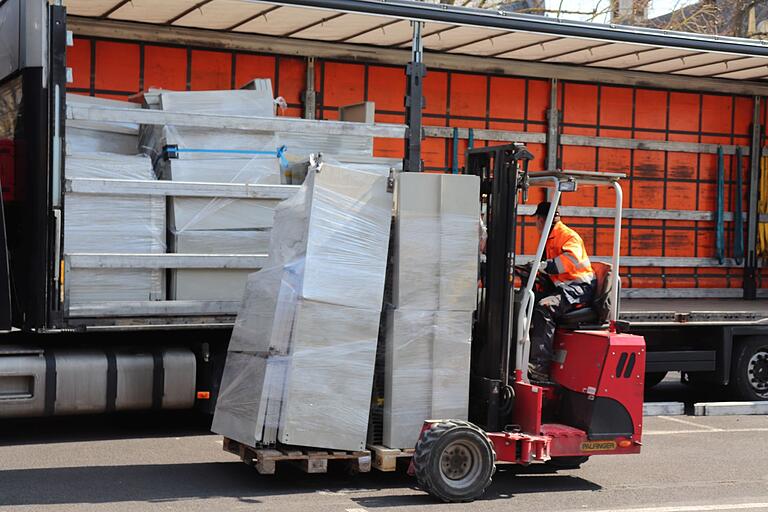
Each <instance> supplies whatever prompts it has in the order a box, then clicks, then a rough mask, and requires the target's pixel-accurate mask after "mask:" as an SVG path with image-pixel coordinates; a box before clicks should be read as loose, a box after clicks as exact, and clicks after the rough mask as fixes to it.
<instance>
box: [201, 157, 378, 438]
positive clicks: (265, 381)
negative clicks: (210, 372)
mask: <svg viewBox="0 0 768 512" xmlns="http://www.w3.org/2000/svg"><path fill="white" fill-rule="evenodd" d="M391 213H392V194H391V193H390V192H388V191H387V174H386V173H371V172H366V171H359V170H357V169H354V168H345V167H341V166H339V165H332V164H321V165H320V166H319V167H318V168H317V169H312V171H311V172H310V174H309V175H308V179H307V180H306V182H305V184H304V185H303V187H302V188H301V190H300V191H299V193H297V195H296V196H294V197H293V198H292V199H290V200H288V201H286V202H285V203H283V204H281V207H280V208H278V210H277V212H276V218H275V231H274V232H273V237H272V240H271V243H270V266H269V268H267V269H265V270H262V271H261V272H259V273H257V274H253V275H251V276H250V277H249V281H248V286H247V289H246V294H245V297H244V301H243V306H242V309H241V312H240V314H238V319H237V321H236V324H235V329H234V331H233V334H232V340H231V342H230V347H229V350H230V351H232V352H239V353H241V354H247V355H249V356H251V357H257V356H261V357H265V356H266V362H265V364H264V371H263V372H262V373H261V374H260V375H259V376H258V377H257V380H258V382H253V381H249V382H242V383H241V385H240V386H239V387H238V388H237V389H231V390H230V391H226V390H225V388H224V387H222V395H223V397H224V398H225V400H224V402H223V404H224V405H222V402H221V399H220V402H219V403H218V404H217V408H216V415H215V416H214V424H213V430H214V431H215V432H218V433H220V434H222V435H225V436H227V437H229V436H230V435H241V436H242V433H243V427H242V426H241V425H236V423H237V422H238V421H240V419H239V416H238V414H237V404H234V403H233V401H236V400H237V398H236V397H238V396H240V397H243V398H241V400H244V402H245V403H250V402H252V401H253V400H256V401H257V402H258V404H259V405H258V407H252V410H255V411H257V415H256V416H257V417H256V420H255V422H253V423H248V425H247V432H248V437H250V438H251V439H253V440H254V441H255V442H260V443H272V442H275V441H280V442H282V443H286V444H295V445H302V446H314V447H321V448H328V449H339V450H359V449H363V448H364V447H365V441H366V435H367V428H368V414H369V407H370V398H371V385H372V380H373V370H374V363H375V355H376V344H377V337H378V331H379V321H380V315H381V304H382V298H383V293H384V277H385V270H386V255H387V246H388V242H389V227H390V222H391ZM284 228H285V229H284ZM275 383H279V384H280V385H279V386H276V385H274V384H275ZM278 387H279V389H277V388H278ZM246 388H247V390H246ZM269 393H272V394H271V395H269ZM268 395H269V396H268ZM268 404H271V405H269V406H268ZM277 405H279V407H277ZM251 431H253V435H252V437H251Z"/></svg>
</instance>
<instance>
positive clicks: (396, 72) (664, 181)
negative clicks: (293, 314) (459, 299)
mask: <svg viewBox="0 0 768 512" xmlns="http://www.w3.org/2000/svg"><path fill="white" fill-rule="evenodd" d="M0 39H1V40H2V45H0V48H2V50H0V169H2V178H1V179H2V210H0V211H2V216H1V217H0V221H2V226H3V230H2V231H0V233H2V240H0V242H1V243H0V328H1V329H2V330H3V331H4V332H3V334H2V335H1V336H2V337H1V338H0V416H2V417H14V416H44V415H58V414H74V413H99V412H108V411H114V410H137V409H153V408H154V409H160V408H191V407H196V406H197V407H200V408H202V409H204V410H212V403H213V401H214V400H215V398H216V392H217V382H218V379H219V378H220V375H221V368H222V365H223V357H224V354H225V352H226V346H227V342H228V339H229V335H230V332H231V328H232V324H233V322H234V318H235V315H236V312H237V308H238V302H239V301H238V300H233V299H231V298H230V299H229V300H221V299H220V298H216V297H214V298H210V297H207V298H206V297H204V298H199V299H196V298H192V299H188V298H177V297H178V296H174V295H173V294H171V293H166V292H167V291H168V290H170V289H171V288H172V286H173V283H172V281H173V275H176V273H178V272H180V271H200V270H222V269H228V270H232V269H236V270H238V271H241V272H243V271H257V270H258V269H259V266H260V265H261V264H262V263H263V262H264V259H265V257H266V256H265V255H264V254H261V253H251V254H225V253H208V254H194V253H192V254H180V253H173V252H149V251H146V252H131V253H126V252H122V253H121V252H114V251H100V252H89V251H81V250H79V249H78V250H72V249H70V246H71V244H68V243H67V242H68V241H67V237H66V236H65V235H66V232H67V220H68V217H69V218H70V226H71V219H72V218H73V217H74V214H73V212H72V210H71V207H72V201H69V206H70V210H69V216H68V201H67V199H68V194H76V193H82V194H90V195H91V196H96V197H102V198H104V200H105V201H107V202H109V201H110V200H115V197H117V196H121V195H125V194H128V195H131V194H134V195H135V194H138V193H139V192H137V191H140V192H141V193H143V194H148V195H150V196H153V197H158V198H160V199H161V202H162V201H164V200H166V198H173V197H205V198H209V199H210V198H225V199H226V198H230V199H231V198H241V199H242V198H245V199H247V198H251V199H254V197H255V196H253V195H252V194H254V193H255V194H257V195H259V194H261V195H260V196H259V197H261V198H263V197H264V194H267V195H269V194H272V195H271V196H270V197H272V198H273V199H279V198H281V197H287V195H290V188H278V189H270V190H269V191H267V190H266V189H260V190H259V191H257V192H253V191H248V190H244V189H241V188H238V187H221V186H218V187H212V186H211V184H210V183H207V184H206V183H186V184H182V183H170V184H168V183H165V182H157V181H156V182H153V183H149V184H148V183H146V180H142V179H135V178H129V179H124V180H122V181H121V183H114V182H109V181H102V182H101V183H94V182H92V181H90V182H85V181H82V180H79V179H78V178H70V177H68V176H67V173H66V171H65V169H66V165H67V160H68V153H67V146H68V145H67V135H68V133H69V134H70V138H72V137H71V134H72V133H73V129H77V127H82V126H83V125H86V126H87V124H88V123H94V122H112V123H115V122H123V123H133V124H137V125H139V124H152V123H155V124H173V123H176V124H179V123H180V124H182V125H185V123H186V126H190V125H191V126H204V127H210V128H215V127H217V126H221V123H222V122H224V121H222V119H220V118H219V117H217V116H216V115H211V114H199V113H197V114H195V115H192V114H189V115H187V113H184V112H178V113H163V112H157V111H153V110H151V109H142V108H132V109H128V108H118V109H113V110H112V111H111V112H110V111H109V109H103V108H98V106H89V105H85V106H84V105H83V101H85V100H80V101H76V102H75V101H73V98H75V97H76V95H78V96H81V97H85V96H87V97H92V98H101V99H109V100H122V101H128V100H134V101H135V100H136V99H137V98H141V97H142V94H146V92H147V91H151V90H153V89H161V90H166V91H203V90H232V89H239V88H241V87H243V86H244V85H246V84H248V83H250V82H251V81H253V80H254V79H268V80H269V81H270V83H271V85H272V89H273V91H274V94H275V96H280V97H282V98H284V101H285V103H284V108H282V109H281V110H280V111H279V112H278V116H277V117H276V118H274V123H276V124H275V125H274V126H277V127H279V129H281V130H294V131H296V130H299V131H300V130H311V131H316V132H317V131H322V132H323V133H328V134H329V136H331V135H334V134H335V135H339V136H343V135H344V134H349V133H355V134H364V135H365V136H370V137H373V156H375V157H378V158H387V159H390V160H392V161H395V160H398V161H402V167H403V171H405V172H458V171H459V169H460V168H462V167H464V166H465V161H464V155H465V152H466V150H467V149H471V148H479V147H483V146H487V145H498V144H503V143H510V142H520V143H524V144H525V145H526V147H527V148H528V150H529V151H530V152H531V153H532V155H533V157H534V158H533V160H531V162H530V170H531V171H532V172H533V171H556V170H558V169H569V170H575V171H589V172H606V173H622V174H626V175H627V178H626V180H624V182H623V183H624V190H625V195H624V200H623V208H624V221H623V226H622V228H623V230H624V235H625V236H624V238H623V242H622V246H621V262H622V266H621V297H622V300H621V304H620V314H619V318H620V321H623V322H625V323H627V325H625V326H623V327H622V330H624V331H625V332H632V333H636V334H639V335H642V336H643V337H644V338H645V340H646V343H647V346H648V355H647V365H646V371H647V372H648V376H647V379H646V380H647V382H649V383H652V382H653V381H655V380H656V381H657V380H660V378H662V377H663V375H664V374H665V373H666V372H668V371H672V370H675V371H682V372H684V373H685V375H686V376H687V379H688V380H689V381H691V382H692V383H696V384H698V383H702V384H707V383H709V384H716V385H719V386H725V385H727V386H729V387H730V388H731V389H732V391H733V392H734V395H735V396H738V397H739V398H742V399H750V400H763V399H768V303H766V302H765V298H766V296H768V292H766V289H767V288H766V287H767V286H768V285H766V283H767V282H768V272H767V271H766V269H765V268H764V265H763V264H762V263H761V258H763V257H765V255H766V251H767V250H768V248H766V247H765V243H766V242H765V237H762V238H761V237H760V236H759V235H760V233H761V232H763V231H764V230H765V226H766V225H765V223H766V222H768V207H766V201H768V191H766V190H765V187H766V186H767V185H766V184H768V178H765V177H764V178H763V179H762V180H761V173H763V174H765V172H766V171H765V168H766V164H765V162H764V159H765V157H764V156H763V155H764V153H765V149H764V147H765V145H766V138H765V133H764V125H765V123H766V102H765V99H764V96H766V95H768V84H766V83H765V81H764V80H765V78H766V77H768V71H766V65H768V49H767V48H766V47H765V45H764V44H763V43H762V42H761V41H755V40H748V39H737V38H728V37H721V36H708V35H699V34H688V33H676V32H670V31H661V30H655V29H646V28H638V27H623V26H615V25H599V24H590V23H581V22H575V21H566V20H559V19H552V18H545V17H538V16H530V15H521V14H515V13H510V12H506V11H495V10H478V9H471V8H460V7H454V6H446V5H436V4H426V3H417V2H410V1H406V0H388V1H385V2H380V1H375V2H374V1H368V0H295V1H282V2H264V1H247V0H242V1H240V0H208V1H199V2H192V1H187V0H169V1H167V2H163V3H162V5H158V4H157V3H152V2H149V1H138V0H133V1H125V0H100V1H98V2H93V1H85V0H69V1H67V2H66V5H63V2H58V1H54V2H48V1H44V0H34V1H21V0H4V1H0ZM349 105H357V106H358V107H359V106H360V105H362V108H363V110H364V111H366V112H367V113H368V114H370V115H367V116H363V117H362V118H359V119H357V118H356V120H363V121H365V122H363V123H360V122H357V123H350V122H349V121H347V119H351V118H350V117H348V116H347V114H348V111H349V109H348V108H347V106H349ZM152 116H154V117H152ZM206 116H207V117H206ZM235 117H237V116H235ZM240 117H244V116H240ZM295 118H303V119H304V120H305V124H303V125H301V127H297V126H294V125H291V119H295ZM232 119H235V118H232V117H231V118H229V121H227V122H232ZM235 120H236V121H237V123H239V126H238V129H242V130H244V131H246V132H247V131H248V130H249V129H254V127H256V126H257V125H258V126H262V127H263V122H264V121H263V120H258V119H255V120H251V121H248V120H247V119H245V120H244V119H235ZM201 123H202V124H201ZM217 123H218V124H217ZM249 123H250V124H249ZM259 123H262V124H259ZM313 123H314V124H313ZM291 126H293V128H291ZM86 149H87V148H86ZM93 151H97V149H96V148H93ZM70 160H71V158H70ZM158 183H163V185H162V186H160V185H158ZM284 187H290V186H287V185H285V186H284ZM235 189H236V190H235ZM544 197H545V193H544V192H542V191H531V200H530V203H535V202H537V201H539V200H542V199H544ZM612 201H613V198H612V197H610V196H609V195H606V194H603V193H602V192H601V191H598V190H595V189H591V188H588V189H583V190H576V191H572V192H568V193H566V194H564V195H563V199H562V201H561V204H562V214H563V217H564V218H565V220H566V221H567V222H568V224H569V225H570V226H572V227H574V228H575V229H577V230H578V231H579V233H580V234H581V235H582V237H583V238H584V240H585V242H586V244H587V249H588V250H589V251H590V256H592V257H593V259H594V261H598V262H609V261H610V255H611V254H612V252H611V251H612V238H611V233H612V230H613V224H612V219H613V211H614V210H613V203H612ZM519 211H520V213H521V214H522V217H521V218H523V217H524V216H525V215H526V214H531V213H532V212H533V207H532V206H530V204H529V205H521V206H520V207H519ZM87 234H88V232H87V231H86V235H87ZM164 235H167V234H165V233H164ZM98 236H101V235H100V234H99V233H97V232H95V231H94V233H93V237H98ZM167 236H169V235H167ZM211 236H212V235H211ZM537 239H538V237H537V234H536V231H535V227H534V222H533V220H532V219H528V220H523V221H522V222H521V225H520V228H519V229H518V231H517V242H516V255H517V261H518V262H524V261H525V260H526V257H528V258H530V257H531V255H532V254H533V253H534V251H535V248H536V247H535V243H536V240H537ZM165 241H166V240H163V242H165ZM117 270H120V271H126V272H128V273H129V274H130V272H135V271H145V272H146V271H151V272H153V273H154V275H156V276H157V279H158V280H159V282H160V283H161V284H160V285H159V286H160V293H157V294H148V295H147V296H146V298H145V299H144V300H133V299H131V300H121V295H120V293H117V292H118V291H119V289H118V288H117V287H111V288H110V287H107V288H106V295H105V296H104V298H103V300H97V301H93V302H90V303H83V302H79V301H73V300H72V298H73V296H72V293H73V289H72V287H73V276H75V277H76V278H75V280H74V281H75V282H77V280H78V279H80V280H82V279H86V280H88V279H89V277H90V276H93V279H96V277H97V276H98V275H99V273H100V272H111V271H117Z"/></svg>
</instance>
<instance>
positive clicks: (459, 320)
mask: <svg viewBox="0 0 768 512" xmlns="http://www.w3.org/2000/svg"><path fill="white" fill-rule="evenodd" d="M479 185H480V184H479V179H478V178H477V177H476V176H463V175H440V174H431V175H430V174H417V173H404V174H401V175H399V178H398V184H397V189H398V194H397V212H396V215H395V227H394V230H395V235H394V238H395V244H394V247H395V250H394V254H393V275H392V284H393V303H394V305H395V307H396V308H397V309H395V310H394V311H390V312H388V313H387V329H386V336H385V351H386V352H385V376H384V382H385V386H384V387H385V390H384V425H383V426H384V429H383V442H384V444H385V445H386V446H389V447H391V448H413V447H414V446H415V444H416V441H417V439H418V436H419V433H420V431H421V427H422V424H423V422H424V420H426V419H429V418H452V419H460V420H461V419H466V418H467V413H468V405H469V398H468V393H469V364H470V338H471V329H472V312H473V311H474V309H475V305H476V300H477V299H476V296H477V264H478V249H479V247H478V246H479V219H480V203H479V195H480V190H479Z"/></svg>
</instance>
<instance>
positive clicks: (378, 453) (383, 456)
mask: <svg viewBox="0 0 768 512" xmlns="http://www.w3.org/2000/svg"><path fill="white" fill-rule="evenodd" d="M368 449H369V450H371V454H372V455H373V467H374V468H376V469H378V470H379V471H395V470H396V469H397V459H401V458H411V457H413V451H414V450H413V448H406V449H403V450H399V449H397V448H387V447H386V446H379V445H370V446H368Z"/></svg>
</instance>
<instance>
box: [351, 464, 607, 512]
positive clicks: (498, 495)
mask: <svg viewBox="0 0 768 512" xmlns="http://www.w3.org/2000/svg"><path fill="white" fill-rule="evenodd" d="M411 485H413V482H411ZM601 489H602V487H601V486H600V485H597V484H596V483H593V482H590V481H589V480H585V479H583V478H579V477H576V476H571V475H567V474H554V473H553V474H543V473H541V472H537V473H535V474H529V473H526V472H525V470H522V471H504V470H500V471H497V472H496V475H494V477H493V483H492V484H491V486H490V487H489V488H488V490H487V491H486V492H485V495H484V496H483V498H482V499H483V501H488V500H504V499H510V498H514V497H515V496H516V495H519V494H528V493H539V492H574V491H599V490H601ZM351 499H352V501H354V502H356V503H357V504H358V505H360V506H361V507H363V508H379V507H408V506H420V505H421V506H423V505H435V506H436V507H438V509H439V507H445V504H444V503H442V502H439V501H436V500H435V499H434V498H432V497H431V496H429V495H427V494H424V493H419V494H402V495H394V496H393V495H388V496H370V497H351Z"/></svg>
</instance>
